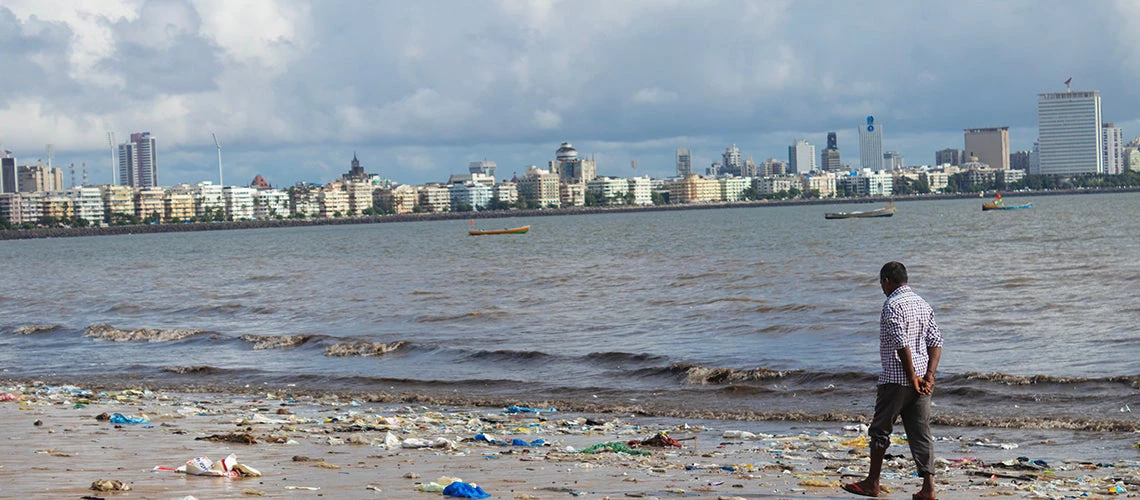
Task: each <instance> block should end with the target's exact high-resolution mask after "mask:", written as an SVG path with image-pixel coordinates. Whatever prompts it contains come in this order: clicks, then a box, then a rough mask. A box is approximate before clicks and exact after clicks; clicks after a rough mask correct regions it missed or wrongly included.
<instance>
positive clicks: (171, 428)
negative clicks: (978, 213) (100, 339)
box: [0, 384, 1140, 499]
mask: <svg viewBox="0 0 1140 500" xmlns="http://www.w3.org/2000/svg"><path fill="white" fill-rule="evenodd" d="M0 395H3V396H2V397H0V400H2V401H0V418H3V419H4V421H5V422H6V423H7V425H5V430H4V431H0V433H2V434H3V437H4V439H5V442H6V443H8V444H7V447H6V449H7V450H8V453H5V454H3V455H0V480H3V481H4V483H5V489H4V490H3V492H2V493H0V495H2V496H5V497H8V496H11V497H12V498H21V497H29V496H52V497H61V496H83V495H98V497H118V496H119V495H120V493H119V492H117V491H105V492H98V491H95V492H93V491H92V490H91V485H92V483H94V482H96V481H100V480H106V481H121V482H122V483H123V484H126V485H127V486H129V487H130V488H131V489H130V492H128V493H125V495H126V496H132V497H139V498H183V497H184V496H186V495H193V496H195V497H196V498H202V499H206V498H233V497H244V496H269V497H274V498H281V497H295V496H307V497H313V496H316V495H319V496H322V497H325V498H394V497H396V498H413V497H418V495H420V492H422V491H425V490H426V491H433V490H432V489H431V488H432V486H431V485H430V483H432V482H437V483H439V482H443V481H441V479H442V478H443V477H451V478H459V479H461V480H463V481H464V482H466V483H473V484H477V485H479V486H480V487H481V488H483V489H484V490H485V491H486V492H487V493H489V494H491V495H492V497H493V498H515V499H546V498H567V497H582V498H611V499H617V498H628V497H634V498H643V497H644V498H649V497H685V498H709V499H713V498H715V499H740V498H791V497H799V498H853V497H852V496H850V495H849V494H846V493H844V492H843V491H842V490H840V489H839V485H841V484H843V483H846V482H851V481H853V480H856V479H858V478H860V477H861V476H862V475H864V474H865V473H866V466H867V455H866V436H865V434H866V428H865V427H864V426H860V425H858V424H853V423H842V422H830V423H802V422H779V423H764V422H759V423H758V422H739V421H733V422H724V421H717V420H700V419H679V418H647V417H641V416H638V415H629V414H622V413H608V414H607V413H594V412H574V411H564V410H562V409H559V408H544V407H542V406H541V405H540V404H539V403H534V404H533V406H527V407H523V408H521V409H517V410H518V411H511V409H510V408H504V407H490V406H482V407H477V406H462V407H456V406H453V405H449V404H404V403H396V402H373V401H368V400H358V399H351V398H345V397H338V396H331V395H326V396H313V395H302V394H296V393H291V392H289V391H288V390H287V389H286V390H284V391H278V390H276V389H268V388H262V391H260V392H258V391H255V390H252V389H251V390H250V392H249V393H247V394H236V393H233V392H203V393H189V394H188V393H177V392H163V391H151V390H140V389H123V390H113V391H101V390H90V389H87V388H84V387H76V386H46V385H38V386H23V385H8V384H0ZM533 410H537V411H533ZM113 413H120V414H122V415H124V416H125V417H139V418H143V417H145V418H146V419H147V421H146V422H141V423H138V424H129V423H120V424H116V423H114V422H111V421H108V420H107V419H106V417H103V416H104V415H109V414H113ZM660 433H664V435H665V436H668V437H671V438H673V439H676V440H677V442H676V444H680V445H681V446H680V447H676V446H668V445H666V446H652V444H653V442H652V441H653V440H652V439H651V438H654V437H657V436H659V435H661V434H660ZM900 433H901V429H896V434H895V436H894V438H893V444H892V446H891V448H890V450H889V453H890V454H891V458H889V459H888V461H887V462H886V464H885V465H884V475H883V484H884V485H885V486H886V487H887V488H888V489H889V491H890V493H889V494H888V495H886V496H888V497H894V498H900V497H905V496H906V494H908V493H911V492H913V491H917V489H918V485H919V482H920V480H919V479H918V478H917V477H915V476H914V466H913V462H912V461H911V460H910V458H909V450H908V449H907V446H906V445H905V441H904V438H903V436H901V434H900ZM934 434H935V438H936V443H935V451H936V457H937V458H936V469H937V476H936V477H937V487H938V490H939V498H948V499H953V498H978V497H987V496H1003V495H1014V496H1024V495H1040V494H1045V495H1048V496H1052V497H1060V496H1064V495H1069V496H1081V495H1082V494H1087V495H1092V496H1097V495H1116V494H1120V493H1134V492H1135V491H1137V489H1140V462H1138V461H1137V460H1136V459H1135V456H1136V455H1135V454H1136V450H1135V448H1133V449H1128V443H1129V440H1131V441H1135V440H1136V436H1135V435H1131V436H1127V437H1125V436H1117V439H1116V440H1115V441H1112V442H1106V441H1101V440H1099V439H1098V438H1100V439H1102V438H1103V437H1104V435H1100V434H1090V433H1078V432H1068V431H1048V432H1042V431H1038V432H1024V433H1017V432H1009V431H1007V430H1004V429H984V428H978V429H958V428H952V429H947V428H943V427H938V426H936V427H935V429H934ZM485 439H490V440H491V442H488V441H486V440H485ZM634 440H636V441H641V443H631V441H634ZM657 444H661V443H657ZM591 449H592V450H594V451H596V453H584V452H583V450H591ZM231 453H232V454H234V455H235V456H236V457H235V458H236V460H237V463H240V464H244V465H246V466H248V467H252V468H254V469H256V470H257V471H258V472H260V474H261V476H260V477H245V478H243V477H233V478H230V477H200V476H192V475H187V474H179V473H177V472H173V471H171V470H169V469H173V468H175V467H178V466H180V465H182V464H183V463H185V462H186V461H188V460H190V459H193V458H195V457H203V456H205V457H210V458H212V459H214V460H219V459H221V458H224V457H226V456H227V455H229V454H231ZM435 491H438V490H435ZM429 494H431V493H429ZM434 494H435V495H438V493H434Z"/></svg>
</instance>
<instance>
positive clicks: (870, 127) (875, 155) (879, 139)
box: [859, 116, 883, 172]
mask: <svg viewBox="0 0 1140 500" xmlns="http://www.w3.org/2000/svg"><path fill="white" fill-rule="evenodd" d="M859 166H860V167H862V168H869V169H871V171H872V172H876V171H879V170H882V169H883V128H882V127H881V126H879V124H877V123H875V117H873V116H868V117H867V123H865V124H863V126H862V127H859Z"/></svg>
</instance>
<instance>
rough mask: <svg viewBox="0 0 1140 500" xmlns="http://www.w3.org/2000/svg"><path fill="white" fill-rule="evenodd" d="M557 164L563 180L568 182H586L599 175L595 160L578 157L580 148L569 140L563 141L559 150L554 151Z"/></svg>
mask: <svg viewBox="0 0 1140 500" xmlns="http://www.w3.org/2000/svg"><path fill="white" fill-rule="evenodd" d="M554 158H555V166H556V167H557V168H558V175H559V177H560V178H561V179H562V182H565V183H567V184H584V183H587V182H590V181H592V180H594V177H597V176H598V166H597V163H594V160H586V159H583V158H579V157H578V150H577V149H574V146H572V145H570V143H569V142H564V143H562V145H561V146H559V148H558V151H555V152H554Z"/></svg>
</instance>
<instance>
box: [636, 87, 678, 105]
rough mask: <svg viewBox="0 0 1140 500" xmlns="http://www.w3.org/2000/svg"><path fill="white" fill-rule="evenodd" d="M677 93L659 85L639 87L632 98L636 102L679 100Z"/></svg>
mask: <svg viewBox="0 0 1140 500" xmlns="http://www.w3.org/2000/svg"><path fill="white" fill-rule="evenodd" d="M677 97H678V96H677V93H676V92H673V91H671V90H665V89H660V88H657V87H652V88H643V89H638V90H637V92H634V93H633V97H631V98H630V100H631V101H633V103H634V104H660V103H664V102H669V101H675V100H677Z"/></svg>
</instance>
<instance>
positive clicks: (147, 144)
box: [119, 132, 158, 187]
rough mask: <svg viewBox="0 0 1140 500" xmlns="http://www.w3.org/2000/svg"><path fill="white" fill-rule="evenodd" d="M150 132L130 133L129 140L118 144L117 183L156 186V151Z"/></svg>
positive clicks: (133, 185)
mask: <svg viewBox="0 0 1140 500" xmlns="http://www.w3.org/2000/svg"><path fill="white" fill-rule="evenodd" d="M155 146H156V144H155V139H154V136H152V135H150V132H137V133H133V134H131V142H124V143H122V144H119V185H121V186H131V187H156V186H158V151H157V149H156V147H155Z"/></svg>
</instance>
